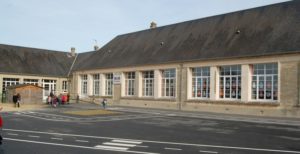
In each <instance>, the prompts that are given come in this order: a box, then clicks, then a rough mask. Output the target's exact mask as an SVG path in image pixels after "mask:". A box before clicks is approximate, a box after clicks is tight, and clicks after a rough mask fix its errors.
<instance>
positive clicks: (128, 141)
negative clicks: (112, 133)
mask: <svg viewBox="0 0 300 154" xmlns="http://www.w3.org/2000/svg"><path fill="white" fill-rule="evenodd" d="M112 142H119V143H130V144H141V143H142V142H139V141H133V140H112Z"/></svg>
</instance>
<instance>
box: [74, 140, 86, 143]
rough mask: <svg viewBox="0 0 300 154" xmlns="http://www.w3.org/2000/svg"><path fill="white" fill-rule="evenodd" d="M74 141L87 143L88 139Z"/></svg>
mask: <svg viewBox="0 0 300 154" xmlns="http://www.w3.org/2000/svg"><path fill="white" fill-rule="evenodd" d="M75 141H76V142H83V143H87V142H89V141H86V140H75Z"/></svg>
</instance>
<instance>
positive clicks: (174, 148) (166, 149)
mask: <svg viewBox="0 0 300 154" xmlns="http://www.w3.org/2000/svg"><path fill="white" fill-rule="evenodd" d="M164 149H166V150H176V151H180V150H182V149H178V148H164Z"/></svg>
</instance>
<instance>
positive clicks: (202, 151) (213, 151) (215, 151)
mask: <svg viewBox="0 0 300 154" xmlns="http://www.w3.org/2000/svg"><path fill="white" fill-rule="evenodd" d="M199 152H202V153H218V152H216V151H203V150H200V151H199Z"/></svg>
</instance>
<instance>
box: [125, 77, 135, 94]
mask: <svg viewBox="0 0 300 154" xmlns="http://www.w3.org/2000/svg"><path fill="white" fill-rule="evenodd" d="M134 87H135V72H127V73H125V95H126V96H133V95H134Z"/></svg>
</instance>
